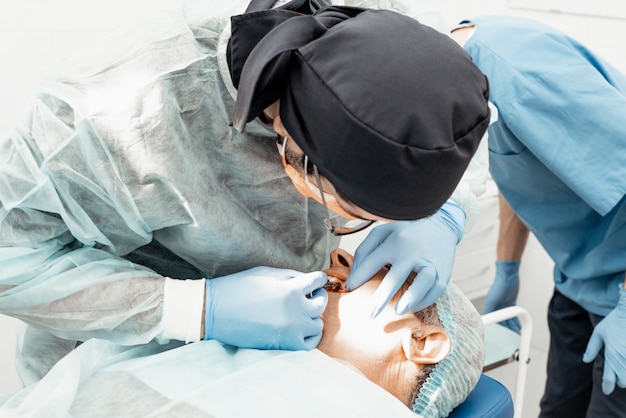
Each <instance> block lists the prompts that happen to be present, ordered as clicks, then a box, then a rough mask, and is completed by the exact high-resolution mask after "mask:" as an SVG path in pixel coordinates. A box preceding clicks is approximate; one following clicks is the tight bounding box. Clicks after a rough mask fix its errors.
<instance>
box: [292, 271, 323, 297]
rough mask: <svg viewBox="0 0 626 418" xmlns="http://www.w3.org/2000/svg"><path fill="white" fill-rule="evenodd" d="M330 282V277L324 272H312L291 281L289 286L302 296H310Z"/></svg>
mask: <svg viewBox="0 0 626 418" xmlns="http://www.w3.org/2000/svg"><path fill="white" fill-rule="evenodd" d="M327 281H328V276H327V275H326V273H324V272H323V271H312V272H310V273H305V274H300V275H298V276H296V277H294V278H293V279H291V280H289V282H288V285H289V286H292V287H293V288H294V289H298V291H299V292H300V293H301V294H302V295H308V294H311V293H313V292H315V291H316V290H317V289H319V288H321V287H322V286H324V285H325V284H326V282H327Z"/></svg>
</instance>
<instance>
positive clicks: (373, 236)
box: [352, 224, 390, 271]
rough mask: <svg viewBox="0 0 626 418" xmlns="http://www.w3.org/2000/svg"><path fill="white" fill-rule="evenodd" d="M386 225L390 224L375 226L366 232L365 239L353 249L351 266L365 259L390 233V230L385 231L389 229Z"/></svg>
mask: <svg viewBox="0 0 626 418" xmlns="http://www.w3.org/2000/svg"><path fill="white" fill-rule="evenodd" d="M388 225H390V224H383V225H379V226H376V227H375V228H374V229H372V230H371V231H370V233H369V234H367V236H366V237H365V239H364V240H363V241H362V242H361V244H359V246H358V247H357V249H356V250H355V251H354V261H353V262H352V267H353V268H354V267H355V266H357V265H359V264H360V263H361V261H362V260H366V259H367V258H368V257H369V255H370V254H371V253H372V252H374V251H375V250H376V248H378V247H379V246H380V245H381V244H382V243H383V242H384V241H385V238H386V237H387V236H388V235H389V233H390V231H387V230H388V229H389V226H388ZM377 271H378V270H377Z"/></svg>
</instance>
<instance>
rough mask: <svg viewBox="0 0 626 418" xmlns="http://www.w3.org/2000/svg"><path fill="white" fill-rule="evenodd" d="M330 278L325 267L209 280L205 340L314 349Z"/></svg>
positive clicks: (253, 271) (260, 270) (244, 273)
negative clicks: (322, 268)
mask: <svg viewBox="0 0 626 418" xmlns="http://www.w3.org/2000/svg"><path fill="white" fill-rule="evenodd" d="M326 281H327V276H326V274H325V273H323V272H321V271H315V272H312V273H306V274H304V273H301V272H298V271H295V270H287V269H279V268H272V267H255V268H252V269H250V270H245V271H242V272H239V273H234V274H230V275H227V276H223V277H218V278H215V279H211V280H206V305H205V328H204V339H205V340H218V341H220V342H223V343H226V344H230V345H234V346H236V347H243V348H260V349H268V350H269V349H275V350H312V349H313V348H315V347H317V345H318V344H319V342H320V340H321V339H322V328H323V323H322V319H321V318H320V316H321V315H322V313H323V312H324V309H325V308H326V304H327V303H328V293H327V292H326V290H325V289H324V288H323V287H322V286H324V284H326ZM309 296H310V297H309Z"/></svg>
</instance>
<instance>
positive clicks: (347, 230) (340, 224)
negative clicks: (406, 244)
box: [304, 159, 375, 236]
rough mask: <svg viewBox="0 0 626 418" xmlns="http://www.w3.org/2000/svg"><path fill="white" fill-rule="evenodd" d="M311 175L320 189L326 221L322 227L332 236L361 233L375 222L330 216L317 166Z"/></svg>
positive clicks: (314, 166)
mask: <svg viewBox="0 0 626 418" xmlns="http://www.w3.org/2000/svg"><path fill="white" fill-rule="evenodd" d="M307 160H308V159H307ZM313 174H314V176H315V181H316V182H317V188H318V189H320V196H321V197H322V205H323V206H324V210H325V211H326V219H324V226H325V227H326V229H328V230H329V231H330V232H332V233H333V235H336V236H341V235H349V234H354V233H356V232H359V231H362V230H364V229H365V228H367V227H369V226H371V225H372V224H373V223H374V222H375V221H373V220H371V219H347V218H344V217H343V216H341V215H334V216H331V215H330V210H329V209H328V205H327V204H326V198H325V197H324V195H325V194H326V193H324V188H323V187H322V181H321V180H320V174H319V172H318V171H317V166H316V165H315V164H313ZM304 175H305V176H306V165H305V167H304Z"/></svg>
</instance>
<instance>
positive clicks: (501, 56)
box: [465, 18, 626, 215]
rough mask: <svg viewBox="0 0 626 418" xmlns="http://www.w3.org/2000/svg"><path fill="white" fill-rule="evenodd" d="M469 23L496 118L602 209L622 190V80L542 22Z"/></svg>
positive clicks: (625, 175) (470, 45)
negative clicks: (474, 28) (488, 85)
mask: <svg viewBox="0 0 626 418" xmlns="http://www.w3.org/2000/svg"><path fill="white" fill-rule="evenodd" d="M472 21H473V22H475V23H476V25H477V26H476V31H475V33H474V35H473V37H472V38H471V39H470V40H469V41H468V42H467V44H466V45H465V49H466V50H467V51H468V52H469V53H470V55H471V56H472V58H473V59H474V61H475V62H476V64H477V65H478V66H479V68H480V69H481V70H482V71H483V73H485V75H487V77H488V79H489V82H490V86H491V97H490V99H491V101H492V102H493V103H494V104H495V105H496V106H497V107H498V110H499V118H500V120H501V121H502V122H503V123H504V124H506V126H507V127H508V129H509V130H510V131H511V132H512V133H513V134H514V135H515V136H516V138H517V139H519V141H520V142H521V143H522V145H523V146H524V147H527V148H528V150H530V151H531V152H532V153H533V154H534V155H535V156H536V157H537V158H538V159H539V160H540V161H541V162H542V163H543V164H544V165H545V166H546V167H548V168H549V169H550V170H551V171H552V172H553V173H554V174H555V175H556V176H557V177H559V178H560V179H561V180H562V181H563V182H564V183H566V184H567V185H568V186H569V187H570V188H571V189H572V190H573V191H574V192H575V193H576V194H578V195H579V196H580V197H581V198H582V199H583V200H585V202H587V203H588V204H589V205H590V206H591V207H592V208H593V209H594V210H595V211H597V212H598V213H599V214H601V215H604V214H606V213H608V212H609V211H610V210H611V209H612V208H613V207H614V206H615V205H616V204H617V203H618V202H619V201H620V200H621V198H622V197H623V196H624V194H625V193H626V164H624V161H626V146H625V141H626V124H624V115H626V94H625V92H626V77H624V75H623V74H621V73H620V72H619V71H617V70H616V69H615V68H613V67H612V66H611V65H609V64H608V63H606V62H604V61H602V60H601V59H600V58H598V57H596V56H594V55H593V53H592V52H591V51H589V50H587V49H586V48H585V47H584V46H582V45H580V44H578V43H576V42H575V41H574V40H572V39H570V38H568V37H566V36H565V35H563V34H561V33H559V32H556V31H551V30H550V29H549V28H546V27H544V26H540V27H538V28H536V27H534V25H535V24H534V23H530V22H527V23H523V24H520V21H519V20H510V21H508V20H507V19H506V18H497V19H490V18H477V19H473V20H472ZM495 151H496V152H498V150H497V149H496V150H495Z"/></svg>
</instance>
